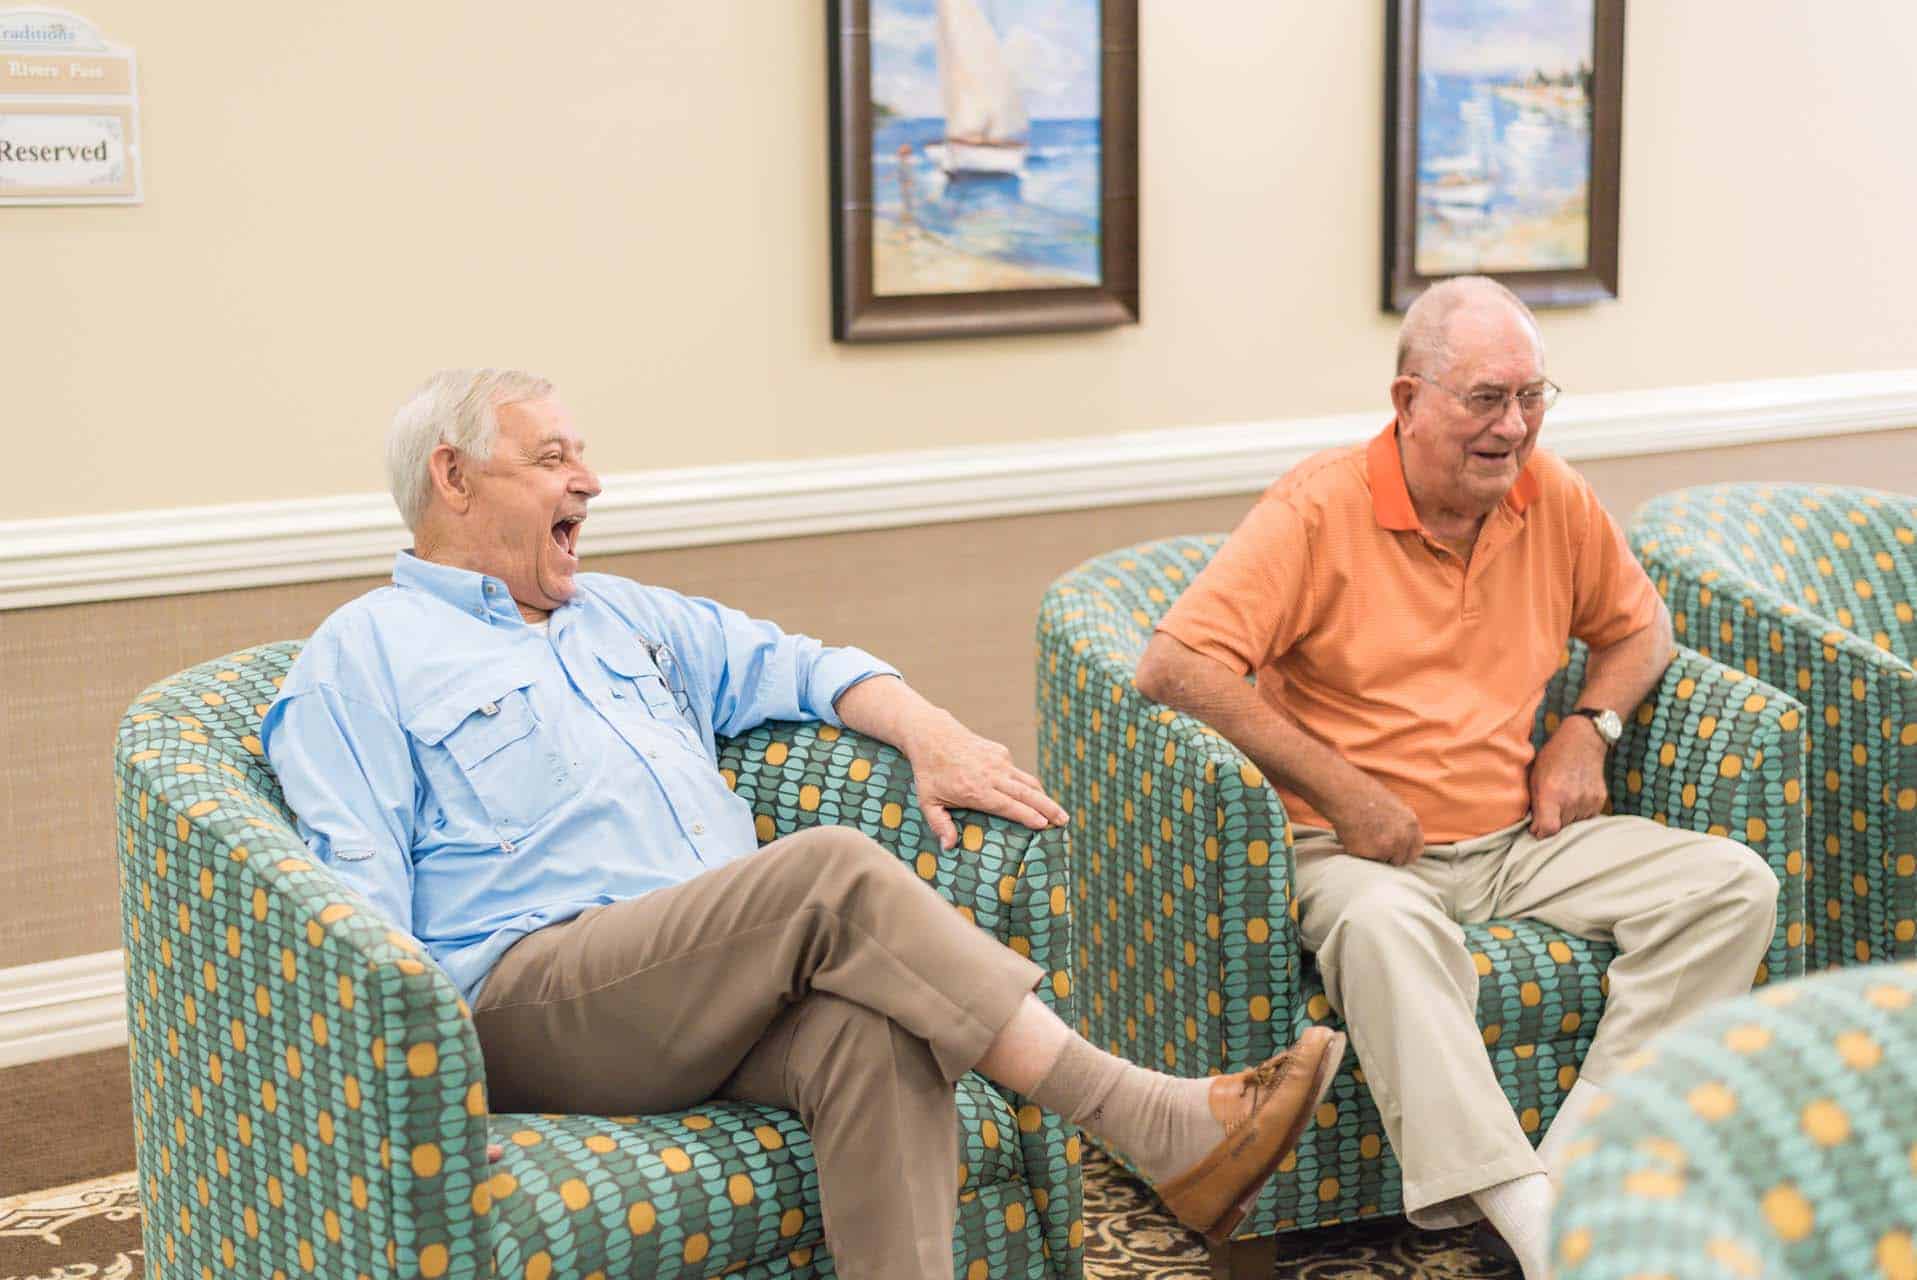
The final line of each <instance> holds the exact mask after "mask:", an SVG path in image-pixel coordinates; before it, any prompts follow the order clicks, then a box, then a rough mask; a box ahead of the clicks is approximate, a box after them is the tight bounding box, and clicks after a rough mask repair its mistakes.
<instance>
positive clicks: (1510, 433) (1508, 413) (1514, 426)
mask: <svg viewBox="0 0 1917 1280" xmlns="http://www.w3.org/2000/svg"><path fill="white" fill-rule="evenodd" d="M1491 429H1492V430H1493V431H1495V432H1497V433H1498V435H1499V436H1500V437H1502V438H1503V439H1506V440H1522V439H1523V438H1524V437H1525V436H1526V435H1528V434H1530V431H1531V424H1530V423H1528V422H1526V421H1525V420H1524V410H1522V409H1520V408H1518V398H1517V397H1516V396H1506V397H1505V398H1504V412H1503V413H1500V414H1499V415H1498V419H1497V421H1496V422H1493V423H1492V424H1491Z"/></svg>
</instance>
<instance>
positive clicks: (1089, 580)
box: [1038, 533, 1585, 745]
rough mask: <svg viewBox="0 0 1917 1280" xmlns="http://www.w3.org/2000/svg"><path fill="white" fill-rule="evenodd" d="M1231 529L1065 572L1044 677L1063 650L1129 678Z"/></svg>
mask: <svg viewBox="0 0 1917 1280" xmlns="http://www.w3.org/2000/svg"><path fill="white" fill-rule="evenodd" d="M1225 537H1226V535H1225V534H1222V533H1204V534H1191V535H1186V536H1181V537H1175V538H1164V539H1160V540H1159V541H1156V542H1142V543H1139V544H1138V545H1136V546H1131V547H1122V548H1120V549H1119V550H1117V551H1110V552H1107V553H1106V554H1104V555H1102V556H1094V557H1093V558H1092V559H1090V560H1087V561H1085V563H1083V564H1081V565H1079V566H1078V567H1077V568H1075V569H1073V570H1071V571H1070V572H1069V573H1066V574H1064V575H1063V576H1061V577H1060V578H1059V579H1058V580H1057V581H1056V582H1054V583H1053V584H1052V585H1051V587H1050V589H1048V590H1047V591H1046V593H1045V598H1044V601H1043V602H1042V603H1041V604H1040V606H1039V624H1038V630H1039V650H1040V654H1041V661H1042V662H1044V663H1045V665H1046V668H1047V669H1046V670H1045V671H1044V672H1043V673H1042V676H1043V678H1044V679H1046V680H1048V681H1056V680H1057V679H1058V674H1059V673H1058V671H1057V666H1058V664H1059V662H1060V661H1061V660H1065V659H1063V658H1062V655H1067V654H1069V655H1070V658H1069V660H1070V661H1074V662H1078V663H1084V664H1088V665H1090V666H1091V667H1094V668H1097V669H1099V671H1100V674H1102V675H1104V676H1106V677H1107V678H1109V679H1114V680H1119V681H1129V680H1130V679H1131V678H1132V676H1133V674H1134V673H1135V672H1136V671H1137V670H1138V660H1139V657H1140V656H1141V655H1142V654H1143V653H1144V652H1145V645H1146V644H1147V643H1148V642H1149V641H1150V640H1151V637H1152V629H1153V628H1154V627H1156V626H1157V625H1158V620H1159V619H1160V618H1162V617H1164V616H1165V614H1166V612H1167V611H1168V610H1170V608H1171V606H1172V602H1173V601H1175V600H1177V599H1178V597H1179V596H1180V595H1181V594H1182V593H1183V592H1184V590H1185V588H1186V587H1188V586H1190V585H1191V583H1192V580H1193V579H1195V578H1196V577H1197V576H1198V575H1199V574H1200V573H1201V572H1203V570H1204V568H1205V566H1206V565H1208V564H1210V563H1211V558H1212V556H1214V555H1216V554H1217V552H1218V548H1220V547H1222V546H1224V545H1225ZM1584 658H1585V649H1584V645H1583V644H1582V643H1580V642H1579V641H1576V640H1573V641H1571V643H1570V645H1569V646H1568V647H1567V649H1566V650H1565V652H1564V653H1563V654H1562V655H1561V656H1560V658H1559V662H1558V670H1557V673H1556V674H1555V675H1554V676H1552V678H1551V681H1550V684H1549V685H1548V686H1547V687H1546V689H1545V694H1544V700H1543V701H1542V702H1541V703H1539V705H1538V710H1537V715H1536V717H1535V719H1534V721H1533V723H1532V730H1531V737H1532V741H1533V742H1535V743H1538V744H1540V745H1541V744H1542V743H1543V742H1544V740H1545V739H1546V738H1547V737H1549V736H1550V734H1551V731H1552V730H1554V729H1556V728H1557V725H1558V720H1559V718H1560V717H1561V716H1563V715H1564V714H1565V713H1566V712H1567V711H1569V710H1570V708H1571V705H1572V703H1574V702H1575V700H1576V695H1577V692H1578V690H1580V689H1582V688H1583V687H1584Z"/></svg>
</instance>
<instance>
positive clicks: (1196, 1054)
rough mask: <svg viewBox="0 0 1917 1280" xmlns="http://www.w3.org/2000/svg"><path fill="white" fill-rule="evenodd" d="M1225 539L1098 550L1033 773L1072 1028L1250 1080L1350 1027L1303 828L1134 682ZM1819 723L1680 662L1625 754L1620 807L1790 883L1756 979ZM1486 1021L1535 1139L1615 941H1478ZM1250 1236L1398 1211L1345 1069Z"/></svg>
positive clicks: (1195, 725) (1788, 942) (1045, 610)
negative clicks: (1054, 865) (1066, 929)
mask: <svg viewBox="0 0 1917 1280" xmlns="http://www.w3.org/2000/svg"><path fill="white" fill-rule="evenodd" d="M1223 542H1224V537H1223V535H1211V536H1206V537H1184V538H1172V539H1168V540H1165V541H1162V542H1154V543H1149V544H1146V545H1143V546H1138V547H1132V548H1128V549H1125V550H1122V551H1116V552H1113V553H1111V554H1109V555H1105V556H1101V557H1099V558H1097V559H1094V560H1091V561H1088V562H1087V563H1085V564H1083V565H1080V566H1079V567H1078V568H1077V569H1075V570H1073V571H1072V572H1070V573H1068V574H1066V575H1065V576H1064V577H1062V578H1060V579H1059V580H1058V581H1057V582H1055V583H1053V584H1052V586H1051V589H1050V590H1049V591H1048V592H1047V593H1046V595H1045V599H1044V601H1043V603H1042V605H1041V607H1040V613H1039V623H1038V643H1039V659H1038V661H1039V668H1038V676H1039V679H1038V690H1039V692H1038V714H1039V763H1040V770H1041V773H1042V776H1043V778H1044V781H1045V783H1046V785H1047V787H1048V788H1050V789H1051V790H1052V792H1053V794H1054V795H1056V796H1058V797H1059V798H1060V801H1061V803H1063V804H1064V805H1065V807H1066V808H1067V809H1069V810H1070V811H1071V813H1072V815H1073V824H1074V830H1073V837H1074V856H1075V858H1076V859H1077V861H1078V868H1077V872H1078V874H1077V875H1076V876H1075V883H1076V889H1075V891H1076V892H1077V894H1078V899H1079V901H1078V922H1077V934H1078V973H1079V981H1080V982H1081V984H1082V985H1083V987H1084V992H1083V998H1082V999H1081V1002H1080V1005H1079V1025H1080V1027H1081V1029H1082V1030H1083V1031H1084V1032H1085V1034H1086V1035H1087V1036H1089V1037H1090V1038H1092V1039H1093V1040H1095V1041H1097V1042H1098V1043H1100V1044H1103V1045H1104V1046H1106V1047H1107V1048H1109V1049H1111V1050H1112V1051H1113V1052H1116V1053H1121V1054H1124V1055H1125V1056H1127V1057H1130V1058H1133V1059H1135V1060H1138V1061H1144V1062H1149V1063H1151V1064H1153V1065H1158V1066H1163V1067H1165V1068H1167V1069H1169V1070H1173V1071H1177V1072H1179V1073H1180V1074H1184V1075H1194V1076H1195V1075H1201V1074H1204V1073H1206V1072H1210V1071H1219V1070H1227V1069H1237V1068H1240V1067H1243V1066H1246V1065H1248V1064H1251V1063H1254V1062H1257V1061H1259V1060H1260V1059H1262V1058H1264V1057H1266V1056H1268V1055H1270V1054H1273V1053H1276V1052H1278V1051H1279V1050H1281V1049H1283V1048H1284V1047H1285V1046H1286V1045H1287V1044H1288V1043H1289V1042H1290V1041H1291V1040H1292V1039H1293V1038H1294V1037H1295V1036H1296V1035H1297V1034H1298V1033H1299V1032H1300V1031H1302V1030H1303V1028H1305V1027H1306V1026H1308V1025H1310V1024H1312V1023H1314V1022H1322V1023H1327V1024H1330V1025H1334V1026H1336V1025H1339V1019H1338V1018H1337V1015H1335V1014H1334V1013H1333V1012H1332V1010H1331V1007H1330V1004H1329V1003H1328V1002H1327V1000H1326V999H1325V995H1324V987H1323V983H1322V980H1321V979H1320V976H1319V974H1318V971H1317V967H1316V965H1315V963H1314V962H1313V961H1312V959H1311V957H1310V956H1309V955H1307V954H1306V953H1305V952H1304V951H1303V950H1302V949H1301V947H1300V945H1299V941H1298V931H1297V923H1296V922H1297V903H1296V901H1295V900H1294V899H1293V897H1292V860H1291V844H1292V835H1291V829H1290V826H1289V823H1288V821H1287V819H1286V816H1285V812H1284V807H1283V805H1282V804H1281V803H1280V802H1279V799H1278V795H1277V793H1276V792H1275V791H1273V790H1272V789H1271V788H1270V787H1268V786H1266V785H1265V781H1264V778H1263V777H1262V776H1261V775H1260V773H1259V772H1258V770H1257V769H1256V768H1255V767H1254V766H1253V765H1251V764H1250V763H1249V762H1248V761H1247V760H1246V759H1245V758H1244V757H1243V756H1242V755H1241V754H1240V753H1239V752H1238V751H1237V749H1236V748H1234V747H1233V746H1232V745H1231V744H1230V743H1229V742H1227V741H1226V740H1225V739H1224V738H1222V737H1221V736H1219V735H1218V734H1217V733H1216V732H1214V731H1213V730H1212V729H1210V728H1208V727H1207V726H1205V725H1204V724H1202V723H1200V722H1199V721H1197V720H1194V719H1191V718H1190V717H1187V716H1183V715H1180V714H1178V713H1176V712H1174V711H1172V710H1170V709H1168V708H1166V707H1163V706H1160V705H1158V704H1156V703H1153V702H1150V701H1149V700H1147V699H1145V698H1144V697H1143V696H1142V695H1140V694H1139V692H1138V690H1137V688H1136V686H1135V685H1134V684H1133V680H1132V676H1133V672H1134V670H1135V669H1136V666H1137V662H1138V658H1139V655H1140V654H1141V653H1142V652H1143V650H1144V647H1145V644H1146V642H1147V640H1149V638H1150V636H1151V631H1152V627H1153V625H1154V624H1155V623H1156V622H1157V620H1158V618H1159V617H1160V616H1162V615H1163V613H1164V612H1165V610H1166V609H1167V608H1169V607H1170V605H1171V602H1172V601H1173V600H1174V599H1176V598H1177V596H1178V593H1179V592H1180V591H1182V590H1183V589H1184V588H1185V586H1186V585H1187V584H1188V583H1189V582H1190V581H1191V580H1192V578H1193V577H1195V576H1196V575H1197V573H1198V572H1199V571H1200V570H1201V569H1202V568H1203V567H1204V565H1205V564H1206V562H1207V561H1208V560H1209V559H1210V558H1211V556H1212V554H1213V552H1214V551H1216V550H1217V548H1218V547H1219V546H1220V545H1221V544H1222V543H1223ZM1584 660H1585V655H1584V651H1583V649H1582V646H1574V647H1573V650H1572V651H1571V652H1569V653H1566V654H1565V655H1564V658H1563V663H1562V666H1561V669H1560V670H1559V672H1558V675H1557V676H1556V677H1555V678H1554V679H1553V681H1552V683H1551V686H1550V688H1549V689H1548V690H1547V691H1546V696H1545V699H1544V702H1543V704H1542V706H1541V707H1540V709H1539V713H1538V725H1537V731H1538V733H1539V734H1540V735H1542V734H1545V733H1548V732H1550V731H1552V730H1554V729H1555V728H1556V727H1557V725H1558V723H1559V717H1560V716H1562V715H1563V714H1564V713H1565V712H1566V711H1567V710H1568V709H1569V708H1570V707H1571V706H1573V705H1575V701H1574V699H1575V695H1576V693H1577V691H1578V689H1580V688H1581V687H1582V685H1583V669H1584ZM1803 720H1804V712H1803V708H1802V706H1801V705H1799V704H1798V703H1797V702H1796V701H1794V700H1793V699H1791V698H1789V697H1787V696H1785V695H1783V694H1780V693H1779V692H1777V691H1776V690H1775V689H1772V688H1769V687H1768V686H1766V685H1763V684H1762V683H1760V682H1759V681H1757V680H1754V679H1752V678H1750V677H1748V676H1746V675H1745V674H1744V673H1742V672H1739V671H1732V670H1728V669H1726V668H1724V667H1722V666H1719V665H1717V664H1715V663H1712V662H1709V661H1707V660H1705V659H1703V658H1701V657H1700V656H1698V655H1697V654H1695V653H1691V652H1688V651H1682V652H1680V653H1679V655H1678V657H1677V658H1676V660H1675V661H1673V662H1672V664H1671V668H1670V670H1669V671H1668V672H1667V673H1666V674H1665V677H1664V679H1663V682H1662V683H1661V684H1660V686H1659V688H1658V689H1657V691H1656V692H1655V693H1654V694H1653V696H1652V697H1651V699H1650V700H1649V701H1648V702H1647V703H1646V705H1645V706H1644V707H1642V708H1640V709H1639V711H1638V712H1637V714H1636V715H1635V716H1633V717H1632V718H1631V719H1630V720H1629V721H1628V722H1627V724H1626V728H1625V737H1624V739H1623V741H1621V742H1620V743H1619V745H1618V747H1617V749H1616V750H1614V751H1613V752H1612V759H1611V762H1610V777H1609V783H1610V788H1611V794H1612V798H1613V804H1614V807H1615V810H1616V811H1617V812H1623V813H1638V814H1643V815H1645V816H1647V817H1651V818H1654V819H1656V820H1657V821H1659V822H1664V823H1667V824H1669V825H1672V826H1680V827H1684V828H1688V829H1693V830H1708V831H1711V832H1714V833H1717V834H1726V833H1729V834H1734V835H1735V836H1737V837H1738V838H1739V839H1742V840H1744V841H1746V842H1747V843H1749V844H1750V845H1751V846H1752V847H1753V848H1755V849H1756V850H1757V851H1758V852H1759V853H1760V854H1762V855H1763V856H1764V857H1765V858H1766V860H1767V861H1769V863H1770V864H1771V866H1772V867H1773V868H1774V869H1775V870H1776V872H1777V875H1778V880H1779V886H1780V897H1779V921H1778V927H1777V932H1776V935H1775V937H1774V938H1773V940H1772V944H1771V947H1770V949H1769V952H1768V954H1767V955H1766V957H1765V960H1764V964H1763V966H1762V968H1761V970H1760V972H1759V975H1758V977H1759V979H1760V980H1765V979H1768V978H1770V977H1773V976H1775V977H1785V976H1790V975H1794V974H1798V973H1802V972H1803V934H1804V892H1803V891H1804V880H1803V870H1804V852H1803V841H1804V812H1803V796H1802V789H1803V781H1802V768H1803V752H1804V724H1803ZM1465 937H1466V940H1467V944H1468V945H1469V946H1470V948H1471V951H1472V956H1473V959H1474V961H1475V963H1476V965H1477V968H1478V973H1479V975H1480V977H1481V982H1480V989H1479V998H1478V1014H1479V1021H1480V1023H1481V1025H1482V1028H1483V1032H1484V1039H1485V1043H1486V1045H1487V1046H1489V1049H1490V1053H1491V1058H1492V1062H1493V1065H1494V1066H1495V1067H1496V1069H1497V1072H1498V1076H1499V1079H1500V1081H1501V1082H1502V1083H1503V1085H1504V1089H1505V1092H1506V1095H1507V1096H1508V1097H1509V1098H1510V1100H1511V1104H1512V1106H1513V1107H1514V1108H1515V1109H1516V1111H1517V1113H1518V1116H1519V1118H1520V1121H1521V1122H1522V1123H1523V1125H1524V1127H1525V1129H1526V1130H1527V1131H1528V1132H1530V1133H1532V1134H1533V1135H1534V1136H1542V1133H1543V1131H1544V1129H1545V1128H1546V1127H1548V1126H1549V1124H1550V1122H1551V1119H1552V1117H1553V1116H1555V1115H1556V1113H1557V1109H1558V1107H1559V1106H1560V1105H1561V1104H1562V1103H1563V1100H1564V1096H1565V1094H1566V1092H1568V1091H1569V1089H1570V1087H1571V1085H1572V1083H1573V1082H1574V1081H1575V1080H1576V1078H1577V1069H1578V1064H1579V1062H1580V1061H1582V1059H1583V1056H1584V1051H1585V1050H1586V1049H1587V1048H1588V1047H1589V1045H1590V1041H1591V1037H1592V1035H1593V1034H1594V1032H1595V1030H1596V1025H1597V1021H1598V1018H1599V1016H1600V1015H1601V1014H1602V1013H1603V1010H1604V998H1605V977H1604V974H1605V970H1606V968H1607V966H1608V965H1609V964H1610V961H1611V959H1612V958H1613V955H1614V951H1613V949H1612V948H1610V947H1609V946H1605V945H1600V944H1596V943H1590V942H1585V941H1582V940H1581V939H1578V938H1575V937H1572V936H1570V935H1568V934H1564V933H1560V932H1558V931H1557V930H1555V929H1551V928H1548V927H1546V926H1543V925H1540V924H1537V923H1534V922H1526V921H1494V922H1491V923H1487V924H1483V925H1472V926H1467V927H1466V929H1465ZM1284 1172H1285V1173H1286V1174H1287V1175H1288V1176H1285V1177H1280V1178H1276V1179H1274V1180H1273V1182H1272V1184H1271V1186H1270V1187H1269V1188H1268V1189H1267V1191H1266V1192H1265V1194H1264V1196H1263V1198H1262V1199H1261V1200H1260V1202H1259V1204H1258V1205H1257V1207H1256V1208H1255V1209H1254V1210H1253V1211H1252V1213H1251V1214H1250V1215H1249V1216H1248V1217H1247V1218H1246V1220H1245V1223H1244V1225H1243V1226H1242V1227H1241V1228H1240V1235H1241V1236H1245V1237H1249V1236H1260V1235H1269V1234H1271V1233H1273V1232H1276V1231H1284V1230H1291V1229H1296V1228H1304V1227H1312V1226H1322V1225H1327V1224H1330V1223H1334V1222H1340V1221H1346V1220H1350V1219H1356V1218H1366V1217H1371V1216H1374V1215H1378V1214H1389V1213H1395V1212H1399V1211H1401V1208H1402V1198H1401V1189H1400V1178H1399V1171H1398V1166H1397V1162H1396V1160H1395V1159H1394V1158H1393V1156H1392V1154H1391V1151H1390V1147H1389V1144H1388V1143H1387V1142H1386V1140H1385V1133H1384V1125H1383V1123H1382V1122H1381V1121H1380V1119H1379V1117H1378V1114H1377V1111H1376V1109H1375V1107H1374V1106H1373V1104H1372V1101H1371V1097H1370V1093H1369V1091H1368V1090H1367V1089H1366V1088H1365V1087H1364V1083H1363V1076H1362V1072H1361V1069H1360V1068H1359V1067H1358V1066H1357V1064H1356V1063H1355V1062H1353V1063H1350V1064H1349V1065H1347V1067H1346V1068H1345V1070H1344V1072H1343V1073H1342V1074H1341V1075H1340V1076H1339V1078H1338V1079H1337V1080H1336V1081H1335V1082H1334V1084H1333V1086H1332V1090H1331V1093H1330V1095H1329V1096H1328V1097H1327V1099H1326V1101H1325V1103H1324V1104H1323V1105H1322V1106H1321V1107H1320V1109H1319V1114H1318V1116H1317V1123H1316V1124H1315V1125H1314V1126H1313V1127H1312V1128H1311V1129H1310V1130H1309V1131H1308V1132H1307V1133H1306V1135H1305V1138H1304V1141H1303V1142H1302V1143H1301V1144H1300V1145H1299V1148H1298V1150H1297V1152H1296V1153H1295V1154H1294V1155H1293V1156H1292V1157H1290V1158H1289V1159H1288V1160H1287V1161H1286V1163H1285V1166H1284Z"/></svg>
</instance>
